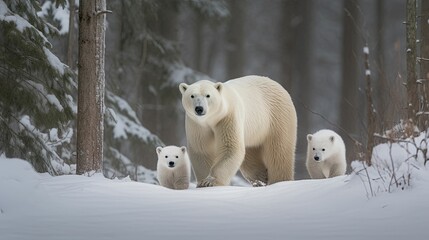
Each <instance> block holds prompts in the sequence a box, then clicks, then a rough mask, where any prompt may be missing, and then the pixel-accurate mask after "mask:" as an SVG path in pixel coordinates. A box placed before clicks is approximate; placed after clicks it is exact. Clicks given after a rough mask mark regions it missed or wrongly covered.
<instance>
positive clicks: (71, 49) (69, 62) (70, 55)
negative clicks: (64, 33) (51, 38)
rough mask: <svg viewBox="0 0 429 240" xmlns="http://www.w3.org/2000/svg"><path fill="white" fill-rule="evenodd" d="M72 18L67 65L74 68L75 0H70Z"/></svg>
mask: <svg viewBox="0 0 429 240" xmlns="http://www.w3.org/2000/svg"><path fill="white" fill-rule="evenodd" d="M69 9H70V18H69V35H68V44H67V65H68V66H69V67H70V68H71V69H73V67H74V61H73V52H74V44H73V43H74V39H75V38H74V20H75V11H76V7H75V0H69Z"/></svg>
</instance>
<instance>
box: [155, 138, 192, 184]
mask: <svg viewBox="0 0 429 240" xmlns="http://www.w3.org/2000/svg"><path fill="white" fill-rule="evenodd" d="M156 153H157V155H158V164H157V167H156V171H157V178H158V181H159V184H160V185H161V186H164V187H167V188H171V189H178V190H182V189H188V187H189V182H190V180H191V162H190V161H189V157H188V154H187V150H186V147H176V146H167V147H164V148H162V147H157V148H156Z"/></svg>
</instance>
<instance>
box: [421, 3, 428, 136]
mask: <svg viewBox="0 0 429 240" xmlns="http://www.w3.org/2000/svg"><path fill="white" fill-rule="evenodd" d="M420 2H421V14H420V24H419V25H420V44H421V45H420V58H419V66H420V79H421V80H420V81H419V82H421V88H420V89H421V91H422V93H421V94H422V97H423V109H422V111H423V112H424V114H422V115H420V117H419V122H420V126H419V128H420V130H426V129H427V128H428V127H429V115H428V114H427V113H428V112H429V1H427V0H421V1H420Z"/></svg>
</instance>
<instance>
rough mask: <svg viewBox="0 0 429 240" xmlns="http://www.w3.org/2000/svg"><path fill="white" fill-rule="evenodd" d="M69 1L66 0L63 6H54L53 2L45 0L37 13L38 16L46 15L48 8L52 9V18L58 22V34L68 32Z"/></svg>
mask: <svg viewBox="0 0 429 240" xmlns="http://www.w3.org/2000/svg"><path fill="white" fill-rule="evenodd" d="M68 5H69V3H68V2H66V6H65V7H63V6H61V5H59V6H58V7H56V6H55V3H53V2H51V1H46V2H45V3H44V4H43V5H42V9H41V11H40V12H38V13H37V15H38V16H39V17H42V16H48V15H49V10H52V14H53V18H54V19H55V20H57V21H58V22H59V23H60V29H59V31H58V32H59V34H61V35H64V34H67V33H68V32H69V21H70V17H69V16H70V11H69V6H68Z"/></svg>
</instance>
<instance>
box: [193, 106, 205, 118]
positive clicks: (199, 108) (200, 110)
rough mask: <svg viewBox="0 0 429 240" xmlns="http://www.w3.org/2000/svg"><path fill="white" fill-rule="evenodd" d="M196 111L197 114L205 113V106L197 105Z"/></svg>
mask: <svg viewBox="0 0 429 240" xmlns="http://www.w3.org/2000/svg"><path fill="white" fill-rule="evenodd" d="M195 112H196V113H197V115H199V116H201V115H203V112H204V108H203V107H200V106H198V107H195Z"/></svg>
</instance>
